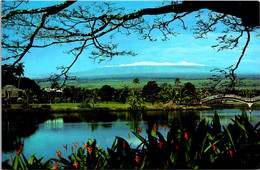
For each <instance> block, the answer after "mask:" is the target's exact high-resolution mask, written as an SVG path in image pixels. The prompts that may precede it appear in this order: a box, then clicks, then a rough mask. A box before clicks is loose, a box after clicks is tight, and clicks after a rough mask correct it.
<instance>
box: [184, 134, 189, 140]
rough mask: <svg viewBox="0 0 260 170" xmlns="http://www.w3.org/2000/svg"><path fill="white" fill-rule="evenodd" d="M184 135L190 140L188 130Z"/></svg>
mask: <svg viewBox="0 0 260 170" xmlns="http://www.w3.org/2000/svg"><path fill="white" fill-rule="evenodd" d="M184 137H185V139H186V140H188V139H189V135H188V132H184Z"/></svg>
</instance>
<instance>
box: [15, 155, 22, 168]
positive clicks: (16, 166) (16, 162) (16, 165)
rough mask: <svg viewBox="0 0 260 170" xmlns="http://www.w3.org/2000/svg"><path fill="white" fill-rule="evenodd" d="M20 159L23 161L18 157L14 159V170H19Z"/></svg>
mask: <svg viewBox="0 0 260 170" xmlns="http://www.w3.org/2000/svg"><path fill="white" fill-rule="evenodd" d="M18 159H21V158H20V157H19V156H17V155H16V156H15V158H14V163H13V169H17V168H18V163H19V160H18Z"/></svg>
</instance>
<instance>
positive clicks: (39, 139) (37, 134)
mask: <svg viewBox="0 0 260 170" xmlns="http://www.w3.org/2000/svg"><path fill="white" fill-rule="evenodd" d="M253 109H254V111H253V113H252V114H251V115H250V114H249V113H248V111H247V115H248V118H249V120H250V122H251V123H252V124H253V125H255V124H257V123H258V122H259V120H260V110H259V109H260V108H253ZM242 111H243V109H210V110H187V111H144V112H141V111H140V112H129V111H120V112H119V111H118V112H106V113H104V112H103V113H99V112H89V113H57V114H50V116H44V117H39V116H36V115H35V116H30V117H26V118H25V117H20V118H19V119H15V120H13V121H12V120H8V121H4V122H3V126H2V161H4V160H6V159H9V158H10V156H12V157H14V156H15V154H16V148H17V147H18V146H19V145H20V144H23V145H24V150H23V153H24V155H25V156H26V157H29V156H31V155H32V154H34V153H36V156H37V158H40V157H42V156H44V160H45V161H46V160H47V159H49V158H51V157H52V158H54V157H57V156H56V151H57V150H60V151H61V153H62V155H63V156H65V157H66V156H67V155H68V154H70V153H71V146H74V145H73V142H79V146H81V147H82V146H83V142H84V143H86V142H87V140H88V139H91V140H93V139H96V140H97V143H98V145H99V146H100V147H102V148H103V149H105V150H106V148H107V147H110V146H111V145H112V143H113V141H114V139H115V136H119V137H122V138H124V139H126V140H127V141H128V142H129V143H130V144H131V146H133V147H135V146H137V145H138V144H139V143H140V141H139V140H138V139H137V138H136V137H135V136H134V135H133V134H132V132H131V131H135V132H137V128H142V129H143V131H142V133H141V135H142V136H144V137H146V129H147V128H148V127H150V126H152V125H153V124H154V123H156V124H158V127H159V128H158V130H159V131H160V132H161V133H162V134H163V135H164V136H166V135H167V132H168V130H169V126H170V124H171V123H176V122H178V123H181V124H182V126H183V128H189V122H190V121H196V122H199V121H200V120H202V119H206V121H208V122H210V121H211V120H212V118H213V116H214V113H215V112H217V113H218V115H219V117H220V122H221V124H222V125H224V126H226V125H227V124H228V123H231V122H232V120H231V119H234V118H235V115H241V113H242ZM163 125H166V126H167V129H166V130H163V129H162V126H163ZM128 135H129V136H130V139H129V138H128ZM64 145H68V150H67V151H66V150H65V149H64V147H63V146H64Z"/></svg>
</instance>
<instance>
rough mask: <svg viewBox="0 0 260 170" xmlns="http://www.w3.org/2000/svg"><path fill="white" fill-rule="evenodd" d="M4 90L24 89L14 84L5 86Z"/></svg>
mask: <svg viewBox="0 0 260 170" xmlns="http://www.w3.org/2000/svg"><path fill="white" fill-rule="evenodd" d="M3 90H6V91H23V90H22V89H18V88H17V87H15V86H13V85H6V86H4V87H3Z"/></svg>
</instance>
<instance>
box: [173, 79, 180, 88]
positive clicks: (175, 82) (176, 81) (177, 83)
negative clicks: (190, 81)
mask: <svg viewBox="0 0 260 170" xmlns="http://www.w3.org/2000/svg"><path fill="white" fill-rule="evenodd" d="M174 84H175V86H176V87H178V86H179V85H180V84H181V80H180V78H178V77H177V78H176V79H175V81H174Z"/></svg>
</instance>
